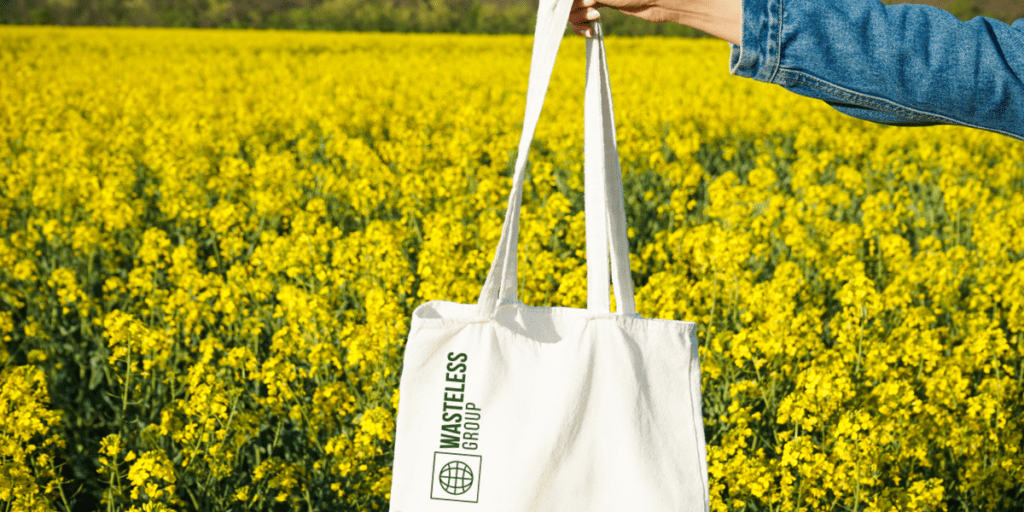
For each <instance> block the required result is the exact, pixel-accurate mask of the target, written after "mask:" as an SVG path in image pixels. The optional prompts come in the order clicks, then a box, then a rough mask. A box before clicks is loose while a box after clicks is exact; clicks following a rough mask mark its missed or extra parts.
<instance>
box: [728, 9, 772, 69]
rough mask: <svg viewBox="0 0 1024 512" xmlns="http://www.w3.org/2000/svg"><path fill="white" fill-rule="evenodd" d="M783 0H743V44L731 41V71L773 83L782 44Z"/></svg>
mask: <svg viewBox="0 0 1024 512" xmlns="http://www.w3.org/2000/svg"><path fill="white" fill-rule="evenodd" d="M782 14H783V6H782V1H781V0H743V40H742V41H741V42H742V43H743V44H742V46H736V45H734V44H732V43H730V44H729V46H730V47H731V49H732V51H731V53H730V55H729V73H732V74H733V75H736V76H742V77H746V78H753V79H754V80H757V81H760V82H772V81H773V80H774V78H775V74H776V73H777V72H778V69H779V59H780V54H781V46H782Z"/></svg>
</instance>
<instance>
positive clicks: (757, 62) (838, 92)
mask: <svg viewBox="0 0 1024 512" xmlns="http://www.w3.org/2000/svg"><path fill="white" fill-rule="evenodd" d="M741 42H742V46H736V45H732V53H731V55H730V62H729V71H730V72H731V73H732V74H734V75H737V76H744V77H748V78H753V79H755V80H759V81H762V82H768V83H773V84H777V85H781V86H782V87H785V88H786V89H788V90H790V91H793V92H795V93H798V94H802V95H804V96H809V97H812V98H817V99H821V100H824V101H825V102H827V103H828V104H829V105H831V106H832V107H834V108H835V109H836V110H839V111H840V112H842V113H844V114H847V115H850V116H853V117H857V118H860V119H864V120H867V121H872V122H876V123H883V124H892V125H901V126H923V125H932V124H954V125H962V126H970V127H974V128H981V129H985V130H991V131H994V132H997V133H1001V134H1004V135H1008V136H1010V137H1014V138H1017V139H1021V140H1024V19H1020V20H1017V21H1016V22H1014V23H1013V25H1007V24H1005V23H1003V22H1000V21H998V20H994V19H991V18H985V17H976V18H974V19H972V20H970V21H966V22H964V21H960V20H958V19H957V18H956V17H954V16H953V15H952V14H949V13H948V12H946V11H943V10H941V9H938V8H936V7H930V6H927V5H910V4H903V5H891V6H890V5H885V4H883V3H881V2H880V1H879V0H743V40H742V41H741Z"/></svg>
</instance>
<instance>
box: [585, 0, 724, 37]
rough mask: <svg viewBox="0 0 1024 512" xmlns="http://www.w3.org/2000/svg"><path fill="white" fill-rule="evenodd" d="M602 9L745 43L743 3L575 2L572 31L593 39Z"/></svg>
mask: <svg viewBox="0 0 1024 512" xmlns="http://www.w3.org/2000/svg"><path fill="white" fill-rule="evenodd" d="M599 7H611V8H612V9H617V10H619V11H621V12H624V13H626V14H629V15H630V16H636V17H637V18H640V19H643V20H647V21H650V22H654V23H664V22H671V23H679V24H681V25H687V26H690V27H693V28H696V29H698V30H702V31H704V32H707V33H708V34H711V35H713V36H715V37H717V38H719V39H724V40H726V41H729V42H730V43H733V44H735V45H737V46H740V45H741V44H742V40H743V0H601V2H600V3H598V1H597V0H573V3H572V11H570V13H569V24H570V26H571V27H572V31H573V32H575V33H576V34H578V35H581V36H583V37H588V38H589V37H593V31H592V30H591V29H590V22H591V21H594V20H598V19H600V18H601V13H600V12H598V10H597V9H598V8H599Z"/></svg>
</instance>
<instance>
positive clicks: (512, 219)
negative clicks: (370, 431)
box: [390, 0, 709, 512]
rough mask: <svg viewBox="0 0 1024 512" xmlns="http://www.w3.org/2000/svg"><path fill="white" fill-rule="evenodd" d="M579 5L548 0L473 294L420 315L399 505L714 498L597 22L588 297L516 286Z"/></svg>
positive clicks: (496, 510)
mask: <svg viewBox="0 0 1024 512" xmlns="http://www.w3.org/2000/svg"><path fill="white" fill-rule="evenodd" d="M571 4H572V0H541V2H540V8H539V12H538V19H537V31H536V36H535V39H534V48H533V57H532V61H531V68H530V83H529V88H528V92H527V104H526V116H525V120H524V123H523V133H522V138H521V140H520V144H519V155H518V158H517V162H516V168H515V174H514V176H513V185H512V190H511V193H510V195H509V201H508V211H507V212H506V216H505V224H504V226H503V229H502V236H501V239H500V241H499V243H498V248H497V251H496V252H495V258H494V261H493V263H492V266H491V270H490V272H489V273H488V276H487V279H486V281H485V283H484V285H483V288H482V290H481V293H480V299H479V301H478V302H477V304H457V303H452V302H445V301H432V302H427V303H424V304H422V305H421V306H419V307H418V308H416V310H415V311H414V312H413V317H412V325H411V327H410V331H409V339H408V343H407V345H406V349H405V359H404V367H403V370H402V377H401V381H400V384H399V389H400V401H399V412H398V420H397V434H396V444H395V462H394V468H393V478H392V488H391V498H390V500H391V502H390V510H391V511H392V512H434V511H446V512H447V511H473V510H478V511H488V512H492V511H493V512H501V511H509V512H512V511H516V512H526V511H538V512H539V511H558V512H566V511H595V512H597V511H609V512H610V511H616V512H620V511H624V510H643V511H645V512H659V511H677V512H678V511H708V510H709V503H708V483H707V463H706V454H705V441H704V426H703V420H702V415H701V396H700V364H699V358H698V355H697V338H696V332H695V330H696V324H694V323H693V322H683V321H673V320H658V319H645V318H641V317H640V316H639V315H637V314H636V312H635V304H634V299H633V284H632V279H631V277H630V273H629V251H628V245H627V239H626V218H625V209H624V205H623V196H622V178H621V172H620V169H619V159H618V150H617V147H616V143H615V123H614V113H613V110H612V101H611V90H610V86H609V82H608V69H607V64H606V59H605V55H604V42H603V37H602V35H601V30H600V26H599V24H595V27H594V29H595V33H596V35H595V38H594V39H592V40H588V41H587V85H586V90H585V100H584V103H585V107H584V111H585V149H584V160H585V161H584V168H585V171H584V172H585V178H584V183H585V189H586V190H585V204H584V207H585V210H586V237H587V239H586V241H587V286H588V289H587V309H572V308H563V307H550V308H541V307H531V306H527V305H524V304H523V303H521V302H519V300H518V299H517V296H516V293H517V289H516V275H517V256H518V254H517V249H516V248H517V245H518V243H517V242H518V231H519V226H518V224H519V211H520V205H521V201H522V190H523V181H524V179H525V174H526V163H527V155H528V151H529V148H530V144H531V142H532V140H533V135H534V131H535V129H536V126H537V122H538V119H539V117H540V112H541V107H542V105H543V101H544V96H545V94H546V92H547V88H548V83H549V81H550V78H551V73H552V69H553V67H554V63H555V56H556V54H557V52H558V47H559V44H560V42H561V39H562V34H563V33H564V30H565V26H566V22H567V20H568V15H569V8H570V6H571ZM610 284H614V287H613V288H614V290H615V298H616V306H617V311H615V312H611V311H610V303H611V300H610Z"/></svg>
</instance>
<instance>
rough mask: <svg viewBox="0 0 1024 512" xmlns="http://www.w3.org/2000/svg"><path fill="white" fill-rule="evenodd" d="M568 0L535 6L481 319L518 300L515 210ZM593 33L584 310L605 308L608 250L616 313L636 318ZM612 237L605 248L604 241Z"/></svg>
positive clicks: (605, 89) (600, 52)
mask: <svg viewBox="0 0 1024 512" xmlns="http://www.w3.org/2000/svg"><path fill="white" fill-rule="evenodd" d="M571 6H572V0H541V2H540V7H539V8H538V11H537V27H536V32H535V35H534V43H533V56H532V59H531V63H530V81H529V86H528V88H527V92H526V114H525V117H524V120H523V133H522V137H521V138H520V140H519V154H518V156H517V158H516V166H515V174H514V175H513V177H512V190H511V191H510V193H509V200H508V209H507V211H506V212H505V222H504V224H503V226H502V231H501V238H500V240H499V241H498V248H497V250H496V251H495V255H494V261H493V262H492V263H491V269H490V271H489V272H488V274H487V280H486V281H485V282H484V286H483V289H482V290H481V292H480V298H479V299H478V302H477V303H478V305H479V307H480V311H481V313H482V314H483V315H484V316H487V317H492V316H494V314H495V312H496V311H497V308H498V306H499V305H501V304H502V303H514V302H517V298H516V295H517V286H516V276H517V271H518V250H517V249H518V241H519V215H520V209H521V205H522V196H523V182H524V181H525V178H526V163H527V157H528V154H529V150H530V144H531V143H532V142H533V136H534V134H535V132H536V129H537V122H538V120H539V119H540V112H541V109H542V107H543V104H544V97H545V95H546V94H547V89H548V85H549V83H550V81H551V73H552V71H553V70H554V63H555V57H556V56H557V54H558V47H559V45H560V44H561V40H562V34H563V33H564V31H565V24H566V22H567V21H568V19H569V9H570V7H571ZM591 25H592V27H593V30H594V37H593V38H592V39H588V40H587V85H586V90H585V97H584V118H585V129H584V173H585V174H584V187H585V204H584V208H585V212H586V213H585V215H586V236H587V309H588V310H590V311H594V312H598V313H608V312H610V302H611V301H610V297H609V295H608V285H609V282H608V274H609V259H608V250H609V247H610V249H611V261H610V263H611V266H612V282H613V283H614V285H615V298H616V302H617V305H618V313H620V314H626V315H635V314H636V306H635V303H634V298H633V280H632V277H631V276H630V273H629V272H630V271H629V247H628V241H627V238H626V216H625V206H624V204H623V199H622V176H621V169H620V167H619V156H618V147H617V145H616V142H615V118H614V112H613V110H612V99H611V87H610V84H609V81H608V68H607V63H606V58H605V50H604V37H603V34H602V31H601V26H600V23H599V22H592V23H591ZM609 241H610V242H611V243H610V246H609Z"/></svg>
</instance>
